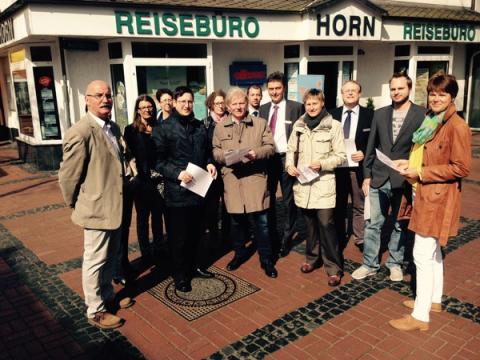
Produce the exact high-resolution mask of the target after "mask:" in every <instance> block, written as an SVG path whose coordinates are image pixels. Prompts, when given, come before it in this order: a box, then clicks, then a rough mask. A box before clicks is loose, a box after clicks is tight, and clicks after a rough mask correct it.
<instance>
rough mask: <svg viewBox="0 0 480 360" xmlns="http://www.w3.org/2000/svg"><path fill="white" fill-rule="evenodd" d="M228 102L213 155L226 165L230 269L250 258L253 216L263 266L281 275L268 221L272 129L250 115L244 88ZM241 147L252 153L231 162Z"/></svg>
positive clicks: (231, 94) (217, 129)
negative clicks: (247, 244)
mask: <svg viewBox="0 0 480 360" xmlns="http://www.w3.org/2000/svg"><path fill="white" fill-rule="evenodd" d="M226 103H227V108H228V110H229V112H230V115H229V116H228V117H227V119H226V120H225V121H223V122H221V123H218V124H217V126H215V131H214V133H213V157H214V158H215V161H217V162H218V163H219V164H221V166H222V168H221V173H222V178H223V182H224V189H225V190H224V191H225V194H224V199H225V206H226V208H227V212H228V213H229V214H230V215H231V219H232V223H231V227H230V236H231V238H232V240H233V249H234V250H235V256H234V258H233V259H232V261H230V263H229V264H228V265H227V269H228V270H230V271H233V270H236V269H238V268H239V267H240V265H241V264H242V263H243V262H244V261H245V260H246V259H247V257H248V251H247V249H246V248H245V241H246V239H247V237H248V236H247V235H248V220H249V219H248V218H249V217H250V218H251V219H253V221H254V224H255V242H256V245H257V249H258V253H259V255H260V263H261V266H262V268H263V269H264V270H265V273H266V274H267V276H270V277H277V270H276V269H275V267H274V265H273V261H272V249H271V245H270V239H269V233H268V224H267V209H268V206H269V199H270V198H269V193H268V190H267V175H266V163H265V160H266V159H267V158H268V157H270V156H271V155H273V153H274V151H275V150H274V143H273V136H272V132H271V131H270V129H269V127H268V125H267V122H266V121H265V120H264V119H261V118H258V117H255V116H251V115H248V112H247V110H248V105H247V104H248V102H247V95H246V93H245V92H244V91H243V90H242V89H240V88H237V87H235V88H231V89H230V90H229V91H228V93H227V97H226ZM238 150H240V151H241V150H245V151H247V150H248V153H247V154H245V156H244V157H243V159H241V160H240V161H237V162H234V163H232V164H230V158H231V155H232V154H233V152H235V151H238ZM225 155H227V158H226V156H225ZM227 160H228V161H227ZM227 162H228V165H227Z"/></svg>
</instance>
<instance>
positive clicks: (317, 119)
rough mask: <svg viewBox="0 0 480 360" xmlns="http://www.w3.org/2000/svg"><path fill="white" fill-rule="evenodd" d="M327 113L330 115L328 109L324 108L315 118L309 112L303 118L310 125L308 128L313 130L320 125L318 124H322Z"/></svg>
mask: <svg viewBox="0 0 480 360" xmlns="http://www.w3.org/2000/svg"><path fill="white" fill-rule="evenodd" d="M327 115H328V111H327V109H325V108H323V109H322V111H320V113H319V114H318V115H317V116H315V117H313V118H312V117H311V116H310V115H308V114H307V113H305V116H304V117H303V120H304V121H305V124H306V125H307V126H308V128H309V129H310V130H313V129H315V128H316V127H317V126H318V124H320V122H321V121H322V119H323V118H324V117H325V116H327Z"/></svg>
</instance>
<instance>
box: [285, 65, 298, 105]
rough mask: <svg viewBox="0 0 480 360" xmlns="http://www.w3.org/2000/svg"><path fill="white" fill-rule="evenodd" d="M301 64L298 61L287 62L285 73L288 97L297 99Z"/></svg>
mask: <svg viewBox="0 0 480 360" xmlns="http://www.w3.org/2000/svg"><path fill="white" fill-rule="evenodd" d="M298 70H299V64H298V63H286V64H285V75H286V77H287V99H288V100H293V101H296V100H297V89H298V85H297V76H298Z"/></svg>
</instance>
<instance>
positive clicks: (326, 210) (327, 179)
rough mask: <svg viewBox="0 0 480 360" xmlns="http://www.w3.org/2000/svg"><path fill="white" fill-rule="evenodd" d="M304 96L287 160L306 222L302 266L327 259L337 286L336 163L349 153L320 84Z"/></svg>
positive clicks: (306, 269)
mask: <svg viewBox="0 0 480 360" xmlns="http://www.w3.org/2000/svg"><path fill="white" fill-rule="evenodd" d="M303 102H304V104H305V111H306V113H305V115H303V116H302V117H301V118H300V119H298V121H297V122H296V123H295V125H294V126H293V131H292V134H291V135H290V139H289V140H288V149H287V159H286V162H285V168H286V170H287V172H288V173H289V174H290V175H291V176H295V177H297V181H296V182H295V184H294V185H293V194H294V198H295V204H296V205H297V206H298V207H299V208H300V210H301V211H302V213H303V216H304V217H305V222H306V224H307V228H308V237H307V251H306V261H305V263H304V264H303V265H302V267H301V268H300V270H301V271H302V272H303V273H309V272H312V271H313V270H314V269H315V268H318V267H320V266H321V263H322V262H323V264H324V265H325V270H326V271H327V275H328V284H329V285H330V286H337V285H339V284H340V281H341V277H342V276H343V264H342V257H341V254H340V250H339V245H338V239H337V235H336V232H335V224H334V219H333V211H334V209H335V173H334V169H335V168H336V167H337V166H339V165H340V164H342V163H343V161H344V160H345V159H346V154H345V145H344V141H343V131H342V126H341V124H340V122H338V121H337V120H333V118H332V116H331V115H330V114H329V113H328V112H327V111H326V110H325V107H324V104H325V97H324V94H323V92H322V91H321V90H317V89H310V90H309V91H307V92H306V93H305V95H304V97H303ZM305 176H306V177H307V178H305Z"/></svg>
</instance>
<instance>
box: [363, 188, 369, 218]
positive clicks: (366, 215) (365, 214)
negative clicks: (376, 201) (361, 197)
mask: <svg viewBox="0 0 480 360" xmlns="http://www.w3.org/2000/svg"><path fill="white" fill-rule="evenodd" d="M363 220H370V194H369V195H367V196H365V204H364V205H363Z"/></svg>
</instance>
